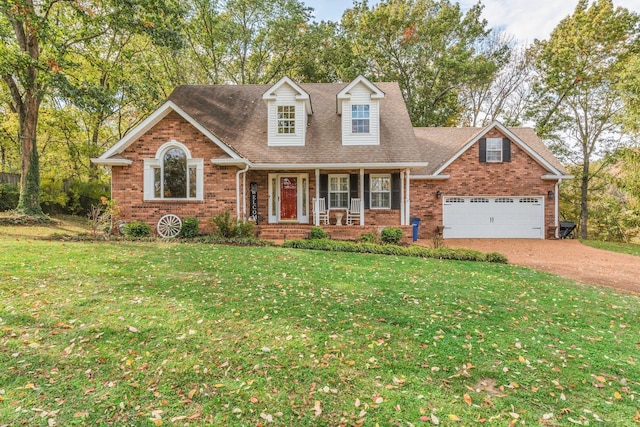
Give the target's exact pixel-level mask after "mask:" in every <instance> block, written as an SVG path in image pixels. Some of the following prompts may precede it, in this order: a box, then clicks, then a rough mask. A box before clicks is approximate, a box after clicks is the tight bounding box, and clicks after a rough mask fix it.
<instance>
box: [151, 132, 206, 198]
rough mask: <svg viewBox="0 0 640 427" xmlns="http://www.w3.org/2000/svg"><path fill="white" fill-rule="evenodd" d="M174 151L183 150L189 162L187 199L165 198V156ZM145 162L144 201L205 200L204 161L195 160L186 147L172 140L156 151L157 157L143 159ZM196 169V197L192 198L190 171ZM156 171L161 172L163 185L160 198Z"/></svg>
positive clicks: (187, 165) (187, 169)
mask: <svg viewBox="0 0 640 427" xmlns="http://www.w3.org/2000/svg"><path fill="white" fill-rule="evenodd" d="M172 149H179V150H181V151H182V152H183V153H184V154H185V156H186V160H187V164H186V171H185V173H186V180H185V181H186V197H180V198H177V197H163V191H162V187H163V181H164V156H165V154H166V153H167V152H168V151H169V150H172ZM143 161H144V173H143V181H144V183H143V187H144V200H149V201H190V200H204V159H202V158H193V157H192V156H191V151H190V150H189V149H188V148H187V146H186V145H184V144H182V143H180V142H178V141H175V140H172V141H169V142H166V143H164V144H162V146H160V148H158V150H157V151H156V155H155V157H153V158H146V159H143ZM192 168H195V173H196V183H195V184H196V195H195V197H191V196H190V194H191V191H190V190H191V188H190V187H191V184H192V183H191V177H190V170H191V169H192ZM156 171H159V174H160V179H161V180H162V181H161V185H160V197H156V191H155V182H156V181H155V177H156Z"/></svg>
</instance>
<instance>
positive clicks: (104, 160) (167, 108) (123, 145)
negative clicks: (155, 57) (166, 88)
mask: <svg viewBox="0 0 640 427" xmlns="http://www.w3.org/2000/svg"><path fill="white" fill-rule="evenodd" d="M172 111H173V112H176V113H178V114H179V115H180V116H182V117H183V118H184V119H185V120H186V121H188V122H189V123H190V124H191V125H192V126H194V127H195V128H196V129H198V130H199V131H200V132H201V133H202V134H203V135H205V136H206V137H207V138H209V139H210V140H211V141H212V142H213V143H214V144H216V145H217V146H218V147H220V148H221V149H222V150H223V151H224V152H225V153H227V154H228V155H229V157H231V158H233V159H239V158H240V156H238V154H237V153H236V152H234V151H233V150H232V149H231V148H230V147H229V146H227V145H226V144H225V143H223V142H222V141H221V140H220V139H219V138H218V137H216V136H215V135H214V134H213V133H211V132H210V131H209V130H208V129H206V128H205V127H204V126H202V125H201V124H200V123H198V122H197V121H196V120H195V119H194V118H192V117H191V116H190V115H189V114H187V113H186V112H185V111H184V110H183V109H182V108H180V107H179V106H177V105H176V104H175V103H174V102H172V101H166V102H165V103H164V104H162V106H161V107H160V108H158V109H157V110H156V111H155V112H153V114H151V115H150V116H149V117H147V118H146V119H145V120H143V121H142V122H141V123H140V124H139V125H138V126H136V127H135V128H133V129H132V130H131V131H130V132H129V133H128V134H126V135H125V136H124V137H123V138H122V139H121V140H120V141H118V142H117V143H116V144H115V145H114V146H113V147H111V148H110V149H108V150H107V151H106V152H105V153H104V154H102V155H101V156H100V157H98V158H97V159H92V161H93V163H95V164H107V165H108V164H112V165H114V164H116V163H118V164H120V163H122V162H120V161H117V162H115V161H114V160H113V159H111V158H112V157H114V156H117V155H118V154H121V153H122V152H123V151H124V150H126V149H127V147H129V146H130V145H131V144H132V143H133V142H134V141H136V140H137V139H138V138H140V137H141V136H142V135H144V134H145V133H146V132H148V131H149V130H150V129H151V128H153V127H154V126H155V125H156V124H157V123H159V122H160V121H161V120H162V119H164V118H165V117H166V116H167V115H168V114H169V113H171V112H172Z"/></svg>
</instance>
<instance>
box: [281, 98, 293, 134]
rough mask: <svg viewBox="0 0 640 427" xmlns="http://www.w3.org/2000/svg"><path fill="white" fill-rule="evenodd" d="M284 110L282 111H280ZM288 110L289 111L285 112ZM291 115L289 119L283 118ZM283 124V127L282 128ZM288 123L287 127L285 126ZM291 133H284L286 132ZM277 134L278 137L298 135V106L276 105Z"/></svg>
mask: <svg viewBox="0 0 640 427" xmlns="http://www.w3.org/2000/svg"><path fill="white" fill-rule="evenodd" d="M281 109H282V111H280V110H281ZM284 109H287V110H288V111H284ZM281 115H282V116H285V115H289V116H288V117H281ZM281 123H282V124H283V126H281ZM285 123H286V125H284V124H285ZM287 129H288V130H289V132H284V130H287ZM276 134H277V135H278V136H287V135H296V106H295V105H290V104H286V105H276Z"/></svg>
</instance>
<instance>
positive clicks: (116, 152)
mask: <svg viewBox="0 0 640 427" xmlns="http://www.w3.org/2000/svg"><path fill="white" fill-rule="evenodd" d="M93 161H94V163H96V164H101V165H106V166H108V167H110V168H111V174H112V198H113V199H115V200H116V201H117V202H118V204H119V205H120V206H121V208H122V219H123V220H125V221H131V220H142V221H146V222H148V223H149V224H151V225H156V224H157V223H158V221H160V220H161V218H163V217H165V216H166V215H167V214H170V215H175V216H177V217H179V218H183V217H185V216H195V217H198V218H199V219H200V220H201V222H204V220H206V219H208V218H210V217H212V216H214V215H216V214H218V213H220V212H223V211H230V212H232V213H233V214H234V215H236V216H237V217H239V218H245V219H250V220H252V221H256V222H257V224H258V227H259V229H260V230H262V231H263V232H266V231H267V230H269V231H270V232H271V233H272V235H271V236H269V237H278V233H287V232H288V233H289V234H290V235H291V233H292V232H291V230H295V229H297V230H308V228H310V227H311V226H312V225H313V224H316V225H321V226H324V227H328V228H330V229H332V231H333V232H334V234H336V235H338V236H345V237H356V236H358V235H360V234H362V233H364V232H365V231H368V230H371V229H377V228H379V227H387V226H403V227H407V230H409V229H410V228H409V227H410V224H411V218H414V217H417V218H420V219H421V225H420V235H421V236H424V237H426V236H429V235H432V234H433V233H435V232H438V231H443V232H444V237H445V238H454V237H531V238H551V237H554V235H555V230H556V228H557V227H556V226H557V217H558V213H557V194H558V191H557V185H558V183H559V182H560V181H561V180H562V179H565V178H567V175H566V172H565V170H564V168H563V167H562V165H561V164H560V163H559V162H558V161H557V160H556V159H555V158H554V156H553V155H552V154H551V153H550V152H549V150H548V149H547V148H546V147H545V146H544V144H543V143H542V142H541V141H540V139H539V138H538V137H537V136H536V135H535V134H534V133H533V132H532V131H531V130H530V129H526V128H515V129H510V128H506V127H504V126H502V125H501V124H500V123H493V124H492V125H490V126H488V127H486V128H484V129H479V128H416V129H414V128H413V127H412V125H411V122H410V119H409V114H408V112H407V109H406V106H405V103H404V100H403V97H402V93H401V91H400V88H399V86H398V85H397V84H396V83H375V84H374V83H372V82H370V81H369V80H367V79H366V78H364V77H358V78H357V79H355V80H354V81H352V82H350V83H348V84H334V83H327V84H325V83H312V84H297V83H295V82H293V81H292V80H290V79H289V78H286V77H285V78H283V79H281V80H280V81H279V82H278V83H276V84H275V85H272V86H270V85H211V86H180V87H178V88H176V89H175V91H174V92H173V93H172V94H171V95H170V96H169V98H168V100H167V101H166V102H165V103H164V104H163V105H162V106H161V107H160V108H159V109H158V110H156V111H155V112H154V113H153V114H151V115H150V116H149V117H148V118H147V119H146V120H144V121H143V122H142V123H140V125H138V126H137V127H136V128H135V129H133V130H132V131H131V132H130V133H129V134H128V135H126V136H125V137H124V138H123V139H122V140H120V141H119V142H118V143H116V144H115V145H114V146H113V147H111V148H110V149H109V150H107V151H106V152H105V153H104V154H103V155H102V156H100V157H99V158H97V159H93ZM340 224H345V225H342V226H341V225H340ZM346 224H349V226H347V225H346ZM284 230H289V231H284ZM273 233H275V235H274V234H273ZM161 234H162V233H161ZM281 237H284V236H281Z"/></svg>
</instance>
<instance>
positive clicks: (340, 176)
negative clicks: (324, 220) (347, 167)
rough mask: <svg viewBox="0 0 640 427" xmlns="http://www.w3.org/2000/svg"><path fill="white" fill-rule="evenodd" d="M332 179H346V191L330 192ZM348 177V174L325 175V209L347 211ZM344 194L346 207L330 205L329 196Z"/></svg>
mask: <svg viewBox="0 0 640 427" xmlns="http://www.w3.org/2000/svg"><path fill="white" fill-rule="evenodd" d="M332 178H346V179H347V189H346V190H344V191H332V190H331V179H332ZM350 178H351V177H350V175H349V174H348V173H341V174H328V175H327V199H328V200H327V209H349V200H350V188H351V186H350V184H351V183H350ZM332 193H334V194H346V195H347V203H346V206H333V205H332V203H331V194H332Z"/></svg>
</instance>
